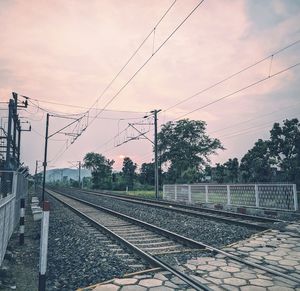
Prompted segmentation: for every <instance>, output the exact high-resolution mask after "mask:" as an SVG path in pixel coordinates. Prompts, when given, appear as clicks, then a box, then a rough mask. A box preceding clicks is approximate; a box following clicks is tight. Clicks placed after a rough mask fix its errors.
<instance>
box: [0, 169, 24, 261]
mask: <svg viewBox="0 0 300 291" xmlns="http://www.w3.org/2000/svg"><path fill="white" fill-rule="evenodd" d="M27 192H28V181H27V179H26V178H25V177H24V176H23V175H22V174H21V173H18V172H12V171H0V266H1V264H2V261H3V259H4V255H5V252H6V248H7V245H8V241H9V239H10V237H11V235H12V233H13V231H14V229H15V227H16V226H17V225H18V222H19V219H20V199H21V198H25V197H26V196H27V194H28V193H27Z"/></svg>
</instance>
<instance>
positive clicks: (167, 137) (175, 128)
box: [158, 119, 224, 182]
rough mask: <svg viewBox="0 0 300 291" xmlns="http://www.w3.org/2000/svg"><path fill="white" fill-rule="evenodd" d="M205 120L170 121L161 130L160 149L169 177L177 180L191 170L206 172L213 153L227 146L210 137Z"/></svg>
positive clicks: (174, 180)
mask: <svg viewBox="0 0 300 291" xmlns="http://www.w3.org/2000/svg"><path fill="white" fill-rule="evenodd" d="M205 130H206V123H205V122H204V121H200V120H199V121H197V120H189V119H182V120H179V121H176V122H168V123H166V124H164V125H163V126H162V129H161V131H160V132H159V133H158V152H159V153H160V155H161V156H160V160H161V162H162V163H163V164H164V165H165V166H166V167H167V168H168V179H169V181H170V182H176V181H177V180H179V179H181V178H182V177H183V173H186V171H187V170H188V169H194V170H193V171H195V170H196V171H203V170H204V167H205V166H206V165H207V164H208V163H209V162H210V159H209V156H210V155H211V154H215V153H216V151H217V150H218V149H224V148H223V146H222V144H221V142H220V141H219V140H218V139H216V138H210V137H209V136H208V135H207V134H206V132H205Z"/></svg>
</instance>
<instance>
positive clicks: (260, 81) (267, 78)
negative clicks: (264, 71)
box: [174, 63, 300, 120]
mask: <svg viewBox="0 0 300 291" xmlns="http://www.w3.org/2000/svg"><path fill="white" fill-rule="evenodd" d="M299 65H300V63H296V64H294V65H292V66H290V67H287V68H285V69H283V70H281V71H278V72H276V73H274V74H272V75H270V76H267V77H265V78H262V79H260V80H258V81H255V82H253V83H251V84H249V85H247V86H245V87H242V88H240V89H238V90H236V91H234V92H232V93H229V94H226V95H224V96H222V97H220V98H218V99H216V100H214V101H211V102H209V103H207V104H205V105H202V106H201V107H198V108H196V109H193V110H191V111H189V112H187V113H185V114H183V115H181V116H179V117H177V118H175V119H174V120H177V119H180V118H182V117H185V116H187V115H189V114H192V113H194V112H196V111H198V110H201V109H204V108H206V107H208V106H210V105H212V104H215V103H217V102H220V101H222V100H224V99H227V98H229V97H231V96H233V95H235V94H237V93H240V92H242V91H244V90H247V89H249V88H251V87H253V86H256V85H258V84H260V83H262V82H264V81H266V80H269V79H271V78H273V77H275V76H278V75H280V74H282V73H284V72H286V71H288V70H291V69H293V68H295V67H297V66H299Z"/></svg>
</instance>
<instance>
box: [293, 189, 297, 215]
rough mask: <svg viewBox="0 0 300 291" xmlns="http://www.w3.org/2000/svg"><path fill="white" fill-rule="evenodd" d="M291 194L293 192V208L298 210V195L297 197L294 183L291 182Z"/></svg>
mask: <svg viewBox="0 0 300 291" xmlns="http://www.w3.org/2000/svg"><path fill="white" fill-rule="evenodd" d="M293 194H294V209H295V211H297V210H298V197H297V188H296V184H293Z"/></svg>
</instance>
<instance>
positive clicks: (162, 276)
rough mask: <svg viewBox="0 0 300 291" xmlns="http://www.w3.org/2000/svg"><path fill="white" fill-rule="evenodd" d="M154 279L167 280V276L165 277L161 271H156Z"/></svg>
mask: <svg viewBox="0 0 300 291" xmlns="http://www.w3.org/2000/svg"><path fill="white" fill-rule="evenodd" d="M153 278H154V279H158V280H162V281H167V280H168V279H167V277H165V276H164V275H163V274H162V273H157V274H155V275H154V276H153Z"/></svg>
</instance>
